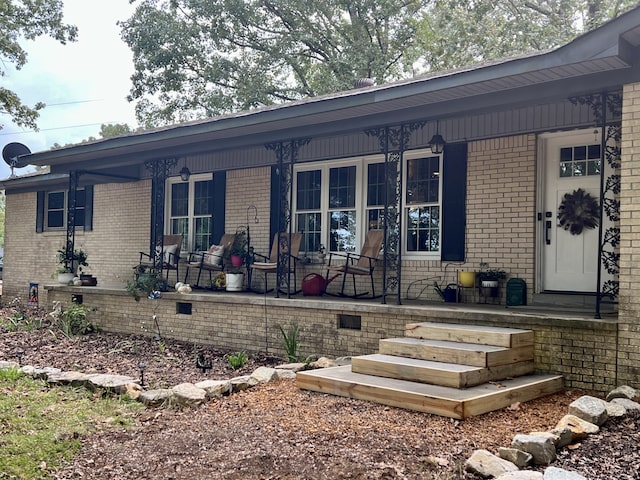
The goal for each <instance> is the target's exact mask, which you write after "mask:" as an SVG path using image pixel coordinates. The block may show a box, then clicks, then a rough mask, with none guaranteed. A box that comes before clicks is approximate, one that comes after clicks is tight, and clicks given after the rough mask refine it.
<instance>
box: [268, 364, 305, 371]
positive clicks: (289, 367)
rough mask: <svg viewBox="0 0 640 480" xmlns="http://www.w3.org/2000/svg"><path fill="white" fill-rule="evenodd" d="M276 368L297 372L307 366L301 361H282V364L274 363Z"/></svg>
mask: <svg viewBox="0 0 640 480" xmlns="http://www.w3.org/2000/svg"><path fill="white" fill-rule="evenodd" d="M275 368H276V370H278V371H280V370H289V371H291V372H299V371H300V370H304V369H305V368H307V364H306V363H303V362H298V363H283V364H282V365H276V367H275Z"/></svg>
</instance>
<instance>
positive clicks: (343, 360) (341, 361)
mask: <svg viewBox="0 0 640 480" xmlns="http://www.w3.org/2000/svg"><path fill="white" fill-rule="evenodd" d="M344 365H351V357H338V358H336V366H337V367H342V366H344Z"/></svg>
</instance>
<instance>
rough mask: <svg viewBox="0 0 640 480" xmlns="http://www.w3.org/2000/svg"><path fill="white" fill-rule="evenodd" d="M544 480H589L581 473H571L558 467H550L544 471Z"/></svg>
mask: <svg viewBox="0 0 640 480" xmlns="http://www.w3.org/2000/svg"><path fill="white" fill-rule="evenodd" d="M544 480H587V478H586V477H583V476H582V475H580V474H579V473H576V472H570V471H569V470H564V469H562V468H557V467H549V468H547V469H545V471H544Z"/></svg>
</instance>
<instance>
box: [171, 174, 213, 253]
mask: <svg viewBox="0 0 640 480" xmlns="http://www.w3.org/2000/svg"><path fill="white" fill-rule="evenodd" d="M210 180H213V173H199V174H195V175H191V176H190V177H189V180H187V181H186V182H185V181H184V180H182V179H181V178H180V177H169V178H168V179H167V183H166V190H165V192H167V194H166V195H165V210H164V211H165V222H164V225H165V227H164V230H165V234H166V235H171V234H172V233H171V220H172V219H173V217H172V216H171V193H172V189H171V186H172V185H174V184H179V183H188V184H189V193H188V195H189V204H188V214H187V216H186V218H187V223H188V229H189V238H187V239H186V241H184V240H183V241H182V251H183V252H190V251H192V246H193V245H194V244H195V223H196V219H197V218H202V217H203V216H202V215H197V216H196V215H194V213H193V212H194V208H195V184H196V182H203V181H210ZM209 215H211V214H209ZM176 218H184V217H176ZM213 240H214V239H211V241H213Z"/></svg>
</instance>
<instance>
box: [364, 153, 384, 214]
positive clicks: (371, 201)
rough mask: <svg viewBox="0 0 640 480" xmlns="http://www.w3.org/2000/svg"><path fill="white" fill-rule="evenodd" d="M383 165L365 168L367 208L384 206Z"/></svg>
mask: <svg viewBox="0 0 640 480" xmlns="http://www.w3.org/2000/svg"><path fill="white" fill-rule="evenodd" d="M384 180H385V179H384V163H372V164H370V165H369V166H368V168H367V206H369V207H372V206H377V205H384V185H385V181H384Z"/></svg>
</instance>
